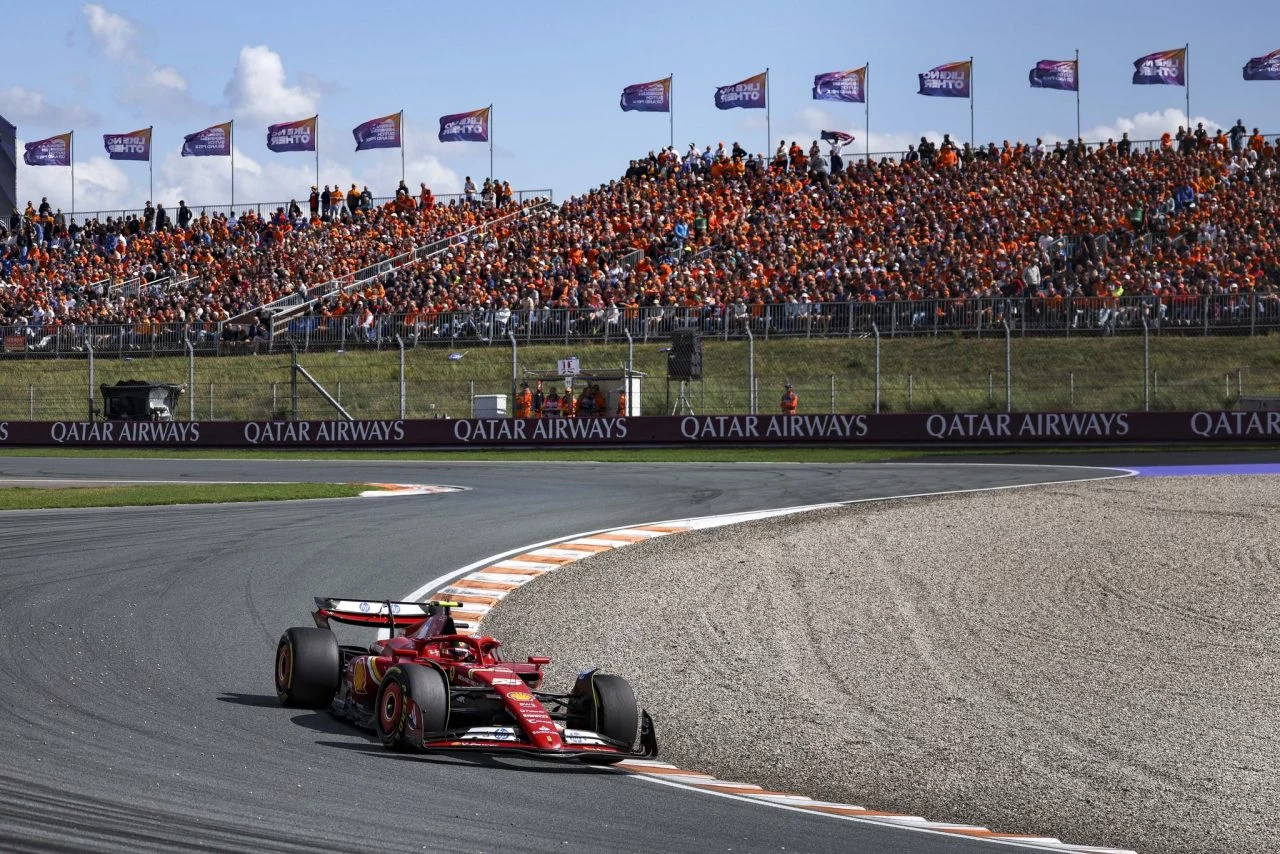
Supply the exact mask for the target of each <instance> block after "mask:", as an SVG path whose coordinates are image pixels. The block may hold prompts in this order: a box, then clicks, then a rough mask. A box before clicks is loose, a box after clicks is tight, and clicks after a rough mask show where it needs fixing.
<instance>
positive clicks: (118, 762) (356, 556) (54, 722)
mask: <svg viewBox="0 0 1280 854" xmlns="http://www.w3.org/2000/svg"><path fill="white" fill-rule="evenodd" d="M1061 461H1062V460H1060V461H1059V462H1061ZM1065 461H1067V462H1078V461H1077V460H1065ZM1107 473H1108V472H1102V471H1099V470H1097V469H1087V468H1081V467H1074V466H1070V467H1031V466H1020V465H1008V464H1005V465H945V464H944V465H937V464H916V465H900V464H868V465H856V466H839V465H757V464H746V465H711V464H708V465H698V464H688V465H679V466H675V465H642V464H637V465H632V464H616V463H612V464H577V463H573V464H487V463H425V462H391V463H380V462H367V461H358V462H356V461H353V462H332V461H315V462H303V461H247V460H232V461H217V460H180V461H166V460H158V459H144V460H127V459H101V458H98V459H94V458H79V459H58V458H16V457H5V458H0V479H3V478H29V477H38V478H51V479H61V480H68V479H70V480H76V479H82V478H85V479H93V478H98V479H103V480H111V481H129V480H185V479H190V480H193V481H200V480H204V481H231V480H246V481H263V480H281V481H321V482H331V481H332V482H351V481H360V482H363V481H370V482H400V483H431V484H451V485H458V486H464V487H467V491H464V492H458V493H452V494H447V495H434V496H421V497H402V498H378V499H340V500H328V501H311V502H282V503H269V504H255V505H215V506H210V505H202V506H187V507H149V508H117V509H100V510H44V511H19V512H9V513H0V744H2V745H3V750H0V848H3V849H4V850H7V851H26V850H40V851H50V850H57V851H85V850H110V851H143V850H156V849H158V850H173V849H186V850H190V849H210V850H252V851H273V852H274V851H312V850H368V849H371V848H387V849H394V850H427V851H436V850H447V851H451V852H470V851H500V850H501V851H530V852H533V851H537V852H543V851H557V852H561V851H591V852H601V851H664V852H665V851H690V852H709V851H734V852H744V851H745V852H751V851H780V850H786V851H791V852H794V851H814V852H830V851H841V852H877V854H884V853H885V852H887V854H893V852H913V854H914V852H926V854H927V852H948V854H956V852H988V854H989V852H991V851H992V850H998V849H993V847H992V844H991V843H985V842H977V841H972V840H967V839H964V838H956V837H948V836H940V835H930V834H922V833H918V832H907V831H902V830H898V829H894V828H891V827H884V826H876V825H870V824H863V823H857V822H852V821H846V820H840V819H836V818H830V817H824V816H815V815H811V814H803V813H798V812H794V811H790V810H784V809H774V808H769V807H765V806H761V805H758V804H751V803H745V802H742V801H738V800H734V799H731V798H721V797H715V796H712V795H707V794H699V793H694V792H690V791H687V790H683V789H677V788H672V787H668V786H663V785H658V784H655V783H653V782H650V781H646V780H643V779H640V778H637V777H634V776H628V775H624V774H620V773H616V772H613V771H608V770H601V769H591V768H582V767H577V766H570V765H559V764H545V763H537V762H532V761H528V760H518V759H513V760H507V759H502V760H497V759H493V760H488V759H479V758H471V759H449V758H438V757H422V756H403V755H397V754H392V753H389V752H387V751H384V750H383V749H382V747H381V746H379V745H378V744H377V743H376V742H375V741H373V740H372V739H371V738H370V737H368V736H366V735H365V734H363V733H362V732H360V731H358V730H355V729H352V728H350V727H348V726H346V725H343V724H340V723H338V722H336V721H334V720H332V719H331V718H330V717H329V716H328V715H327V714H324V713H316V712H306V711H303V712H300V711H298V710H291V709H284V708H281V707H280V706H279V704H278V703H277V701H276V698H275V695H274V689H273V685H272V663H273V662H272V658H273V654H274V649H275V644H276V641H277V639H278V638H279V636H280V633H281V631H282V630H283V629H284V628H286V627H288V626H292V625H307V624H308V623H309V622H310V620H309V616H308V610H309V607H310V605H311V597H312V596H314V595H344V596H360V597H367V598H384V597H385V598H400V597H402V596H404V595H405V594H406V593H408V592H409V591H411V590H414V589H416V588H418V587H419V586H421V585H422V584H423V583H425V582H426V581H429V580H431V579H432V578H434V577H436V576H438V575H441V574H443V573H445V572H447V571H449V570H452V569H456V568H458V567H461V566H463V565H465V564H468V563H471V562H473V561H475V560H479V559H481V558H483V557H486V556H489V555H492V554H496V553H498V552H502V551H505V550H508V549H513V548H516V547H519V546H523V545H527V544H530V543H534V542H539V541H543V540H547V539H551V538H554V537H559V536H569V535H573V534H577V533H580V532H583V531H588V530H595V529H601V528H608V527H614V526H621V525H627V524H633V523H643V522H649V521H659V520H663V519H672V518H679V517H685V516H695V515H708V514H716V513H730V512H740V511H746V510H754V509H765V508H773V507H784V506H793V505H802V504H812V503H815V502H819V501H834V500H848V499H856V498H870V497H882V496H894V495H904V494H912V493H924V492H937V491H945V490H957V489H972V488H977V487H995V486H1008V485H1015V484H1028V483H1035V482H1043V481H1063V480H1075V479H1081V478H1089V477H1096V476H1099V475H1104V474H1107ZM673 625H676V626H678V625H679V619H678V616H677V617H675V618H674V619H673ZM353 639H354V638H353ZM590 664H591V662H587V661H583V662H580V663H575V666H581V667H586V666H589V665H590ZM641 701H642V702H643V698H641ZM653 711H654V713H655V718H656V721H657V726H658V735H659V738H661V736H662V714H661V710H660V709H655V710H653ZM832 761H833V762H838V761H840V759H839V757H832ZM999 829H1001V830H1010V831H1018V830H1024V829H1023V828H999ZM1067 841H1073V842H1084V841H1086V840H1067ZM1011 850H1013V849H1011Z"/></svg>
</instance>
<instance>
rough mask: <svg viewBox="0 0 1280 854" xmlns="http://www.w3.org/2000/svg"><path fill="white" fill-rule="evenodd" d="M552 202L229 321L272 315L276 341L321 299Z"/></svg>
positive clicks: (543, 201)
mask: <svg viewBox="0 0 1280 854" xmlns="http://www.w3.org/2000/svg"><path fill="white" fill-rule="evenodd" d="M549 205H551V201H550V200H548V199H541V200H539V201H536V202H533V203H532V204H529V205H526V206H525V207H522V208H521V209H520V210H518V211H516V212H514V213H511V214H507V215H506V216H501V217H498V218H497V219H494V220H491V221H489V222H486V223H483V224H481V225H477V226H473V227H471V228H468V229H466V230H465V231H460V232H458V233H457V234H451V235H449V236H448V237H445V238H442V239H441V240H435V241H432V242H431V243H424V244H423V245H421V246H415V247H414V248H413V249H411V250H409V251H408V252H403V253H401V254H399V255H395V256H393V257H391V258H386V259H383V260H382V261H378V262H377V263H375V264H370V265H369V266H367V267H364V268H362V269H360V270H357V271H356V272H354V273H351V274H348V275H346V276H342V277H340V278H337V279H329V280H328V281H324V282H320V283H319V284H316V285H312V286H311V287H308V288H306V289H305V290H302V291H297V292H295V293H292V294H289V295H288V296H285V297H281V298H280V299H278V300H274V301H272V302H269V303H266V304H264V305H260V306H258V307H257V308H253V309H250V310H249V311H244V312H241V313H240V314H238V315H236V316H235V317H232V318H231V319H230V320H229V321H228V322H229V323H247V322H248V321H249V320H251V319H252V318H254V317H257V316H261V315H262V314H264V313H265V314H267V315H269V316H270V325H271V340H272V341H274V340H276V337H277V336H278V335H284V334H285V333H287V331H288V328H289V324H290V322H291V321H293V320H296V319H297V318H298V317H300V316H301V315H303V314H305V313H306V312H307V311H308V310H310V309H311V308H312V307H313V306H314V305H316V303H318V302H320V301H321V300H322V299H324V298H325V297H328V296H332V295H334V294H339V293H342V294H346V293H351V292H352V291H356V290H359V289H360V288H362V287H364V286H365V285H367V284H369V283H370V282H373V281H375V280H377V279H378V278H380V277H382V276H385V275H387V274H388V273H394V272H396V271H398V270H403V269H406V268H408V267H412V266H413V265H414V264H418V263H421V262H422V261H426V260H429V259H431V258H434V257H436V256H438V255H441V254H443V253H445V252H447V251H448V250H449V249H450V248H451V247H453V246H457V245H458V244H460V243H467V242H470V241H471V240H474V239H475V238H476V237H478V236H480V235H482V234H485V233H486V232H488V231H489V229H491V228H493V227H494V226H497V225H503V224H506V223H509V222H513V221H517V220H520V219H524V218H525V217H528V216H530V215H532V214H534V213H536V212H538V211H541V210H543V209H545V208H546V207H548V206H549Z"/></svg>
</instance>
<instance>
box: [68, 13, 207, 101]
mask: <svg viewBox="0 0 1280 854" xmlns="http://www.w3.org/2000/svg"><path fill="white" fill-rule="evenodd" d="M83 11H84V16H85V21H86V23H87V24H88V26H89V34H90V35H91V36H92V37H93V41H94V43H95V44H96V45H97V46H98V49H99V50H101V51H102V53H103V55H105V56H106V57H107V58H108V59H110V60H111V61H112V62H115V63H118V64H120V65H127V66H128V69H129V74H128V77H127V79H126V80H125V81H124V82H122V83H121V84H120V85H119V86H118V87H117V88H116V101H117V102H118V103H119V104H121V105H122V106H126V107H132V108H134V111H135V113H136V114H138V115H140V116H143V117H144V118H149V119H154V118H156V116H157V115H159V116H161V117H163V118H173V119H178V118H187V117H189V116H192V115H194V114H196V113H200V112H203V111H204V108H203V107H202V106H201V105H200V104H199V103H198V102H197V101H196V100H195V99H194V98H192V97H191V92H190V90H189V87H188V85H187V78H186V77H184V76H183V74H182V72H181V71H179V70H178V69H177V68H175V67H173V66H172V65H157V64H156V63H154V62H152V61H151V60H149V59H147V58H146V57H145V56H144V55H143V53H142V51H141V50H139V48H138V38H139V29H138V26H137V24H135V23H134V22H133V21H131V20H130V19H129V18H126V17H125V16H124V15H120V14H117V13H115V12H110V11H108V10H107V9H105V8H104V7H102V6H99V5H97V4H95V3H89V4H86V5H85V6H84V7H83Z"/></svg>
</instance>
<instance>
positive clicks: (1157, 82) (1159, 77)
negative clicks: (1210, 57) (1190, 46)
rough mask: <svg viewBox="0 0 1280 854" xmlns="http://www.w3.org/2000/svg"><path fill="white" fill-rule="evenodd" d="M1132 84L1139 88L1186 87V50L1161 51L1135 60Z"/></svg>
mask: <svg viewBox="0 0 1280 854" xmlns="http://www.w3.org/2000/svg"><path fill="white" fill-rule="evenodd" d="M1133 82H1134V83H1135V84H1137V85H1139V86H1185V85H1187V49H1186V48H1185V47H1180V48H1178V49H1177V50H1162V51H1159V52H1157V53H1149V54H1147V55H1146V56H1144V57H1142V58H1141V59H1135V60H1134V61H1133Z"/></svg>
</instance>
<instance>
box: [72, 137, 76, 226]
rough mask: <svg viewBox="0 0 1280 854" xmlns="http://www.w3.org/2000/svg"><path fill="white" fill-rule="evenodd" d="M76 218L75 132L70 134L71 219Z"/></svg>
mask: <svg viewBox="0 0 1280 854" xmlns="http://www.w3.org/2000/svg"><path fill="white" fill-rule="evenodd" d="M75 216H76V132H75V131H72V132H71V218H72V220H74V219H75Z"/></svg>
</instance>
